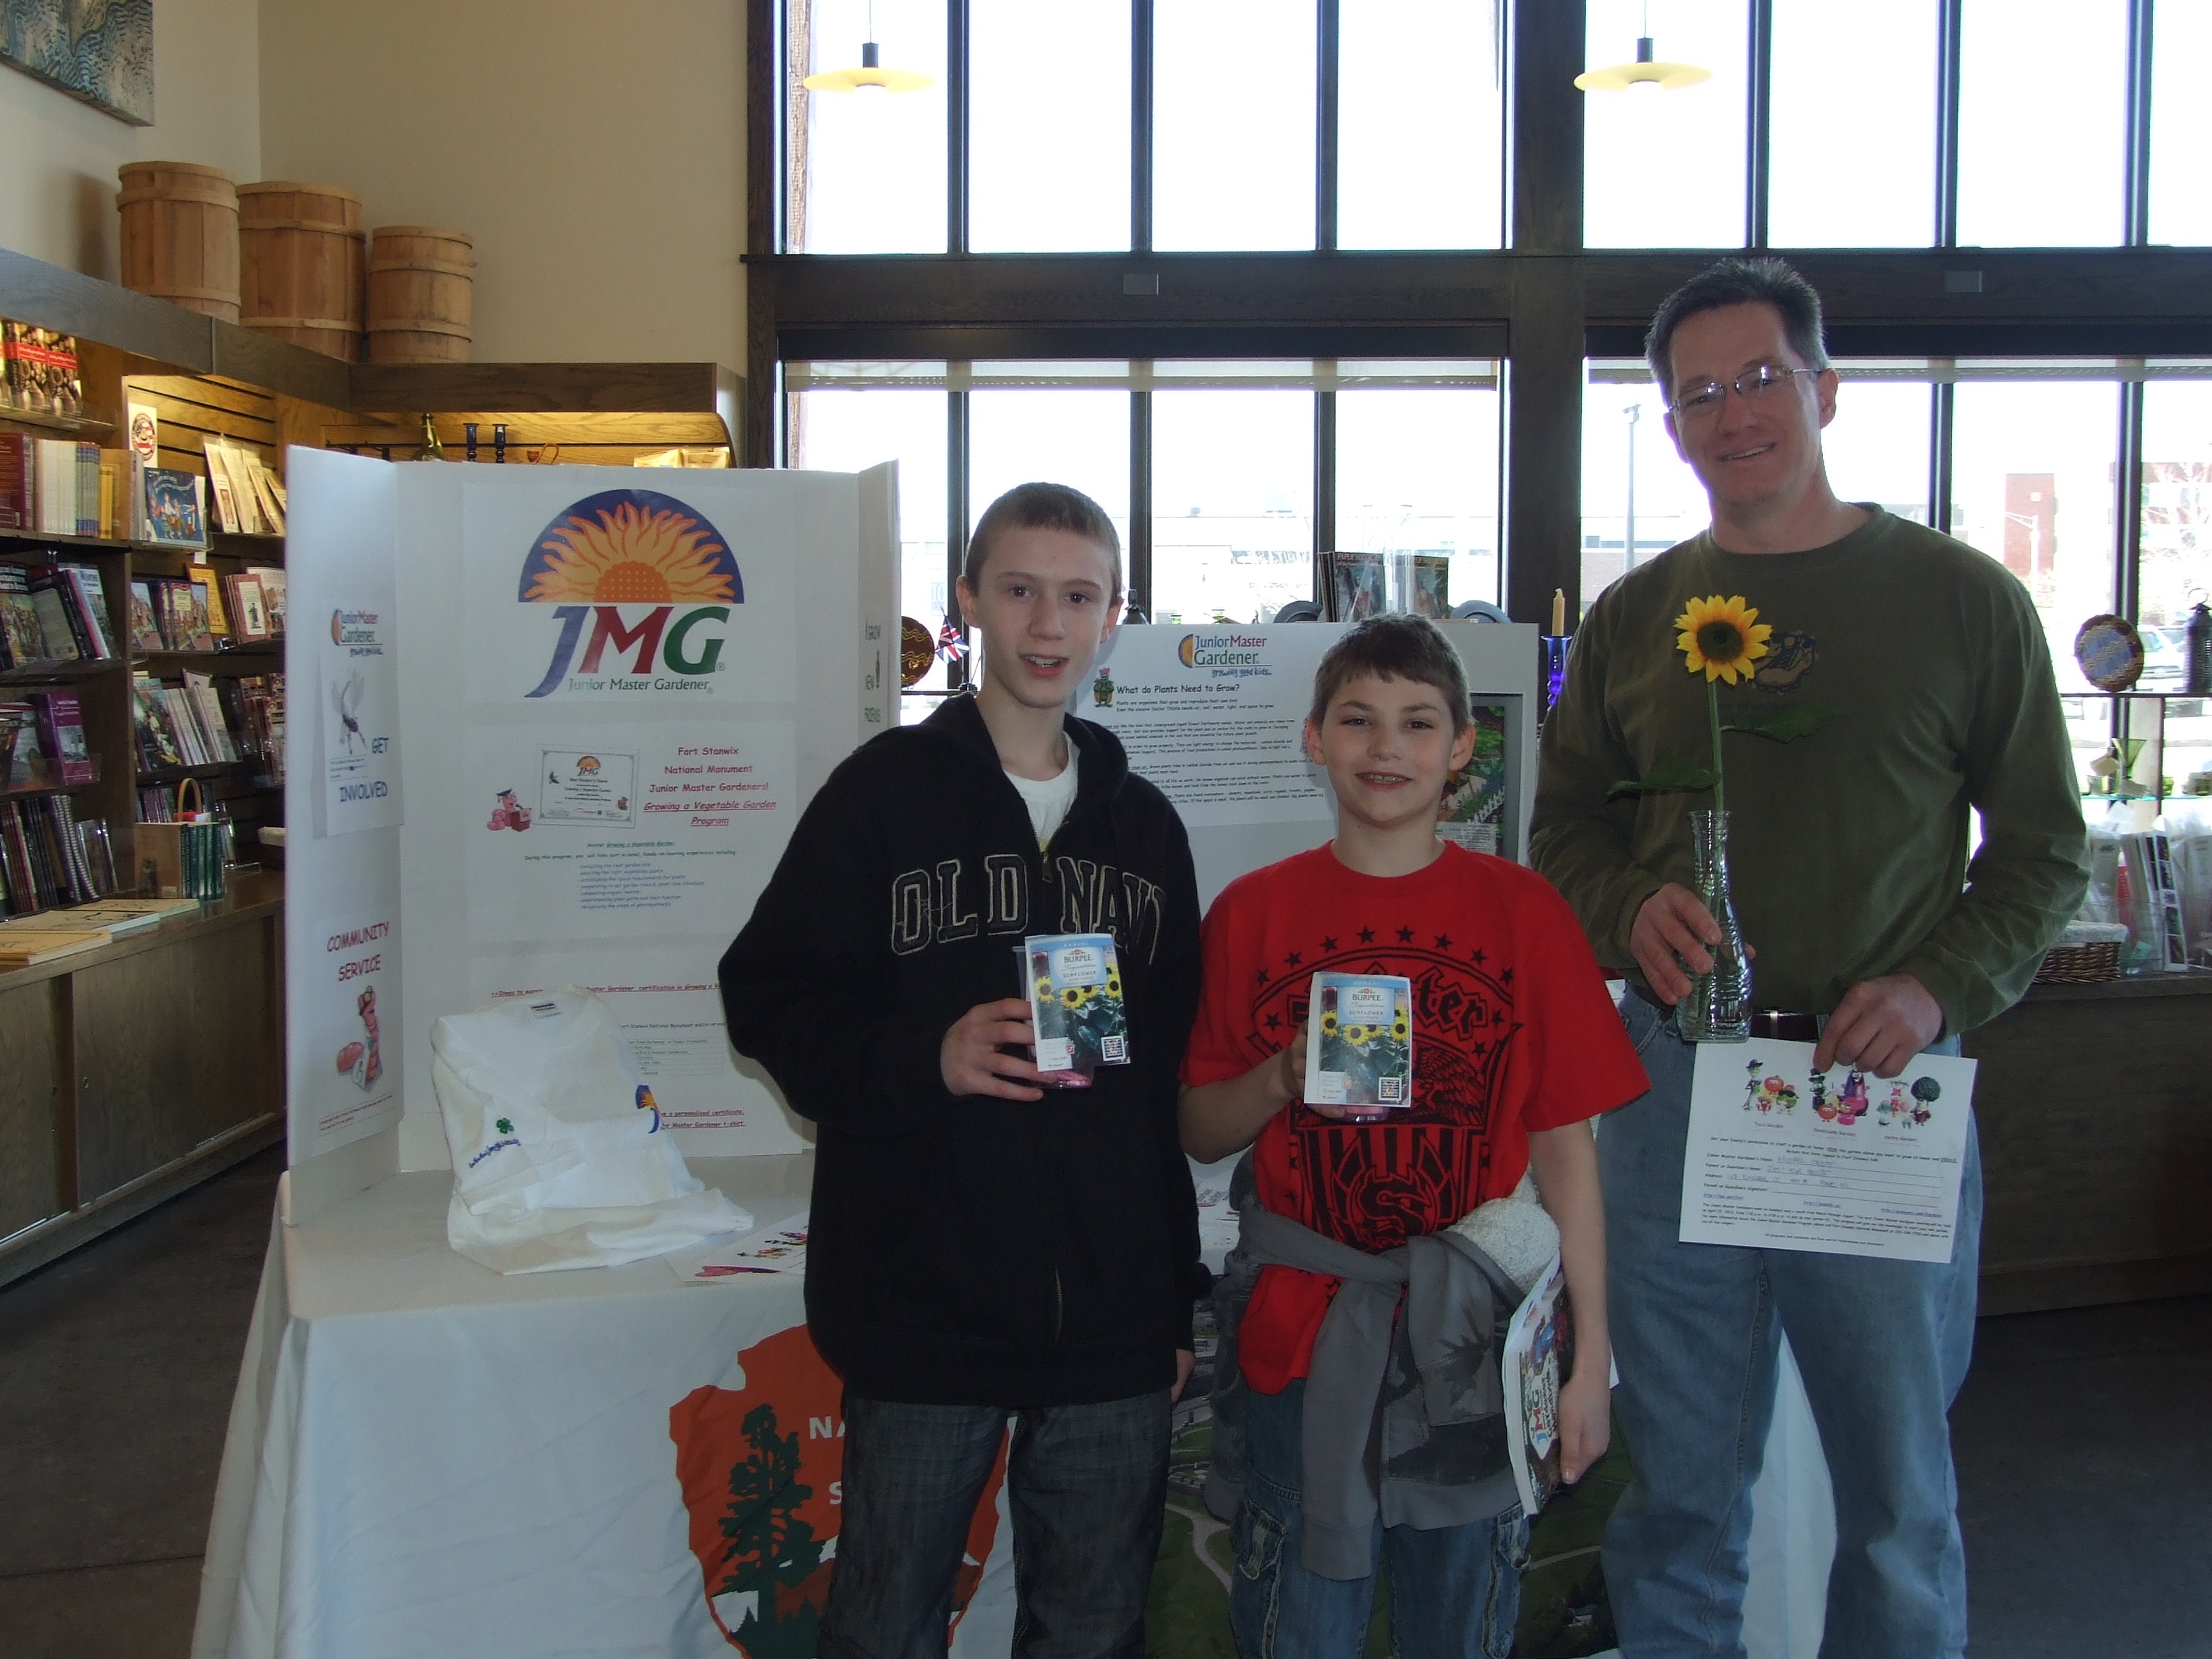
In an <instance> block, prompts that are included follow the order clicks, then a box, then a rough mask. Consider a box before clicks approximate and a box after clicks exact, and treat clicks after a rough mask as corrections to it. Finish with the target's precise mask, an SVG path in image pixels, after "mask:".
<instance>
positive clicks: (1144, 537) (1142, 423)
mask: <svg viewBox="0 0 2212 1659" xmlns="http://www.w3.org/2000/svg"><path fill="white" fill-rule="evenodd" d="M1129 369H1130V374H1129V608H1130V609H1131V610H1133V611H1136V612H1137V613H1138V614H1139V616H1141V617H1144V619H1145V620H1146V621H1147V622H1150V621H1151V620H1152V363H1151V362H1150V361H1149V360H1147V361H1146V362H1133V363H1131V364H1130V365H1129Z"/></svg>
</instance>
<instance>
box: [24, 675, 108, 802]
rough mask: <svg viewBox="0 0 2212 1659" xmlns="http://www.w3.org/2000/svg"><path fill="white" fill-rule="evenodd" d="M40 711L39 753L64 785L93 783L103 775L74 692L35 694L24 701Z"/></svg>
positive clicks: (34, 692)
mask: <svg viewBox="0 0 2212 1659" xmlns="http://www.w3.org/2000/svg"><path fill="white" fill-rule="evenodd" d="M24 701H25V702H28V703H29V704H30V705H31V707H32V708H33V709H34V710H36V711H37V714H38V726H39V752H40V754H42V755H44V756H45V757H46V758H47V759H48V760H50V761H52V762H53V763H54V769H55V774H56V775H57V776H58V778H59V780H60V781H61V782H62V783H64V785H76V784H80V783H91V782H93V781H95V780H96V779H97V778H98V777H99V775H100V769H99V767H98V765H97V764H96V763H94V760H93V758H92V751H91V750H90V749H89V748H88V746H87V745H86V744H85V740H84V709H83V708H82V705H80V704H79V703H78V702H77V700H76V692H74V691H33V692H32V693H31V694H30V695H29V696H27V698H25V699H24Z"/></svg>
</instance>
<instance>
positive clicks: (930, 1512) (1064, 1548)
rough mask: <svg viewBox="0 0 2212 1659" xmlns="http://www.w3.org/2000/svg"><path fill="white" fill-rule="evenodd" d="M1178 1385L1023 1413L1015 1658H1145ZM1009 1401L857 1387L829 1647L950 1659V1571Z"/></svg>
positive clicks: (1015, 1495) (1014, 1493)
mask: <svg viewBox="0 0 2212 1659" xmlns="http://www.w3.org/2000/svg"><path fill="white" fill-rule="evenodd" d="M1168 1406H1169V1401H1168V1391H1167V1390H1166V1389H1161V1390H1159V1391H1158V1393H1157V1394H1146V1395H1137V1396H1136V1397H1135V1398H1133V1399H1130V1400H1110V1401H1104V1402H1103V1403H1101V1404H1098V1405H1089V1406H1049V1407H1036V1408H1032V1409H1029V1410H1024V1411H1023V1412H1021V1413H1019V1414H1018V1417H1017V1419H1016V1421H1015V1424H1014V1437H1013V1444H1012V1446H1011V1447H1010V1448H1008V1449H1007V1453H1006V1509H1007V1513H1008V1516H1009V1517H1010V1518H1011V1520H1012V1523H1013V1534H1014V1592H1015V1595H1016V1597H1017V1599H1018V1602H1019V1607H1018V1612H1017V1613H1016V1614H1015V1619H1014V1644H1013V1651H1014V1655H1015V1659H1142V1656H1143V1654H1144V1651H1145V1597H1146V1592H1147V1591H1148V1590H1149V1589H1150V1588H1151V1585H1152V1563H1153V1562H1154V1560H1155V1559H1158V1555H1159V1553H1160V1527H1161V1524H1162V1522H1163V1519H1164V1515H1165V1510H1166V1504H1167V1479H1168ZM1009 1415H1010V1413H1008V1412H1007V1411H1006V1409H1005V1408H1003V1407H996V1406H913V1405H899V1404H895V1403H892V1402H890V1401H880V1400H866V1399H863V1398H861V1397H860V1395H856V1394H854V1393H853V1392H852V1391H851V1390H850V1389H848V1390H847V1391H846V1394H845V1472H844V1503H843V1505H842V1510H843V1516H842V1522H840V1524H839V1527H838V1531H837V1568H836V1572H834V1573H833V1574H832V1575H831V1576H830V1579H829V1605H828V1606H827V1607H825V1608H824V1609H823V1620H822V1636H821V1643H820V1647H821V1653H822V1659H943V1656H944V1654H945V1647H946V1642H945V1629H946V1626H947V1625H948V1623H949V1622H950V1621H951V1616H952V1583H953V1577H954V1575H955V1574H956V1573H957V1571H959V1568H960V1561H961V1556H962V1553H963V1550H964V1549H965V1547H966V1546H967V1541H968V1523H969V1519H970V1518H971V1517H972V1516H974V1515H975V1504H976V1500H977V1499H978V1498H981V1495H982V1492H983V1486H984V1483H985V1482H986V1481H987V1480H989V1479H990V1474H991V1465H992V1463H993V1462H994V1460H995V1459H996V1458H997V1457H998V1455H999V1445H1000V1440H1001V1438H1002V1437H1004V1436H1005V1433H1006V1419H1007V1417H1008V1416H1009Z"/></svg>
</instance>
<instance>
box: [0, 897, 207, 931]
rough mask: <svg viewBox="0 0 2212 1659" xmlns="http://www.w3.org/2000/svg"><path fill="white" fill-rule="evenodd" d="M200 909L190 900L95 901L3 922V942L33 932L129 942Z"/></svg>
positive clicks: (114, 899) (195, 900)
mask: <svg viewBox="0 0 2212 1659" xmlns="http://www.w3.org/2000/svg"><path fill="white" fill-rule="evenodd" d="M198 908H200V906H199V901H198V900H197V899H189V898H169V899H164V898H95V899H88V900H87V901H86V902H84V903H82V904H78V905H72V906H71V907H70V908H68V909H66V910H40V911H39V912H37V913H35V914H34V915H27V916H10V917H9V918H8V919H7V920H6V921H0V939H23V938H27V937H28V936H29V935H31V934H33V933H70V932H84V933H102V934H105V935H106V937H107V938H109V939H128V938H130V937H131V934H133V933H152V932H153V931H154V929H155V928H156V927H160V926H161V924H162V923H163V922H165V921H167V920H168V919H169V918H170V917H172V916H175V915H183V914H185V912H187V911H191V910H197V909H198Z"/></svg>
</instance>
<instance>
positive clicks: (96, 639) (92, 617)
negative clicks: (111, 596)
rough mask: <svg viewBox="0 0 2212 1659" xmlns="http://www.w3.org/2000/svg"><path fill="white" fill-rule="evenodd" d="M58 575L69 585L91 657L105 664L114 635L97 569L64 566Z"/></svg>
mask: <svg viewBox="0 0 2212 1659" xmlns="http://www.w3.org/2000/svg"><path fill="white" fill-rule="evenodd" d="M61 574H62V575H63V576H64V578H65V579H66V580H67V581H68V582H69V590H70V597H71V598H73V599H75V600H76V608H77V612H78V615H79V616H80V617H82V621H83V623H84V632H85V638H86V640H87V641H88V642H89V643H90V645H91V646H92V655H93V656H94V658H96V659H99V660H100V661H102V662H105V661H106V660H107V659H110V658H112V657H113V656H114V655H115V636H114V634H113V632H112V630H111V629H110V628H109V626H108V617H107V584H106V583H105V582H104V581H102V580H100V568H99V567H98V566H97V565H89V564H65V565H64V566H62V567H61Z"/></svg>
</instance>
